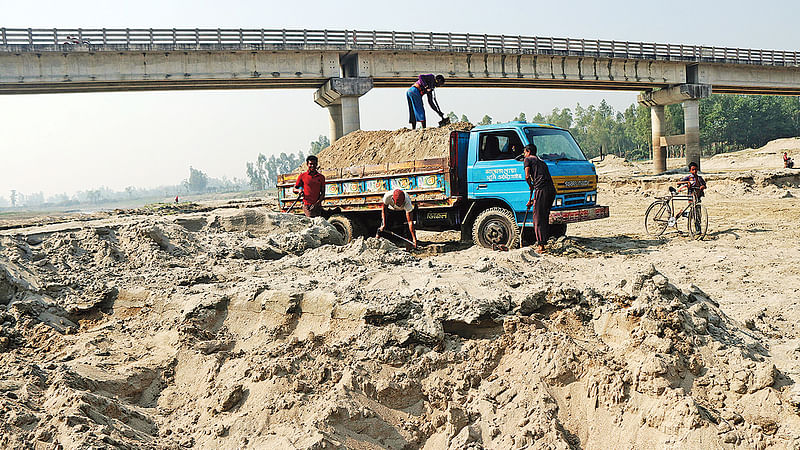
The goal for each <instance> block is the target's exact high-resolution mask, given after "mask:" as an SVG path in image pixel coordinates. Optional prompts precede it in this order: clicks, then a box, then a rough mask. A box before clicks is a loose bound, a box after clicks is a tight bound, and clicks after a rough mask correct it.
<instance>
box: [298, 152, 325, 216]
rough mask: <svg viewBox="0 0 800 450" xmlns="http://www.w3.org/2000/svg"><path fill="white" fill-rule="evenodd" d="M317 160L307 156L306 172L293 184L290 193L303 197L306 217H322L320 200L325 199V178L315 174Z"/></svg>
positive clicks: (312, 156) (314, 157) (317, 173)
mask: <svg viewBox="0 0 800 450" xmlns="http://www.w3.org/2000/svg"><path fill="white" fill-rule="evenodd" d="M318 164H319V159H318V158H317V157H316V156H314V155H308V157H307V158H306V165H307V166H308V171H307V172H303V173H301V174H300V175H299V176H298V177H297V181H296V182H295V183H294V188H293V189H292V192H294V193H295V194H300V195H302V196H303V214H305V215H306V217H319V216H321V215H322V199H324V198H325V176H324V175H322V174H321V173H319V172H317V165H318Z"/></svg>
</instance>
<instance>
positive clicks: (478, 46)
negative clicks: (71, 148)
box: [0, 28, 800, 66]
mask: <svg viewBox="0 0 800 450" xmlns="http://www.w3.org/2000/svg"><path fill="white" fill-rule="evenodd" d="M0 45H2V46H5V47H8V46H23V47H25V46H37V47H38V46H47V47H46V48H44V49H45V50H47V49H50V48H51V47H49V46H58V47H57V48H56V49H57V50H59V51H64V50H69V49H71V48H73V47H74V46H92V47H98V48H97V50H102V48H101V47H102V46H113V47H114V50H119V49H120V48H123V49H124V48H126V47H129V48H135V49H136V50H141V47H142V46H145V47H146V46H151V48H155V49H161V48H165V47H173V48H175V47H179V48H182V49H185V48H197V49H201V48H204V47H213V46H225V47H226V48H227V47H230V48H233V49H235V48H237V47H245V48H303V47H314V48H330V49H336V50H341V49H371V48H374V49H378V50H381V49H393V48H395V49H419V50H441V51H458V52H463V51H471V52H485V53H530V54H543V55H548V54H556V55H559V54H561V55H576V56H580V55H585V56H598V57H612V58H613V57H617V58H633V59H666V60H683V61H713V62H725V63H734V64H758V65H770V66H772V65H775V66H800V52H790V51H782V50H758V49H745V48H728V47H707V46H697V45H684V44H657V43H647V42H627V41H607V40H596V39H572V38H555V37H537V36H514V35H493V34H459V33H423V32H401V31H360V30H286V29H281V30H267V29H244V28H241V29H221V28H217V29H200V28H195V29H186V28H183V29H176V28H171V29H170V28H167V29H154V28H124V29H111V28H100V29H85V28H0Z"/></svg>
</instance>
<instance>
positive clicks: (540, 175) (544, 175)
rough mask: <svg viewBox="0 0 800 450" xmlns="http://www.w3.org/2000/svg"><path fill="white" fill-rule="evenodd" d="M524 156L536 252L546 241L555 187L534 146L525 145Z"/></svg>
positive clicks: (541, 250) (542, 247)
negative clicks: (531, 194)
mask: <svg viewBox="0 0 800 450" xmlns="http://www.w3.org/2000/svg"><path fill="white" fill-rule="evenodd" d="M523 155H524V156H525V160H524V161H525V162H524V167H525V181H527V182H528V186H529V187H530V188H531V192H532V193H533V200H531V201H529V202H528V204H527V207H528V208H530V207H531V205H533V231H534V233H535V234H536V253H544V244H545V243H547V237H548V231H549V227H550V208H552V207H553V200H555V198H556V187H555V185H554V184H553V179H552V178H551V177H550V170H549V169H548V168H547V164H546V163H545V162H544V161H542V160H541V159H539V158H538V157H537V156H536V146H535V145H533V144H529V145H526V146H525V148H524V149H523Z"/></svg>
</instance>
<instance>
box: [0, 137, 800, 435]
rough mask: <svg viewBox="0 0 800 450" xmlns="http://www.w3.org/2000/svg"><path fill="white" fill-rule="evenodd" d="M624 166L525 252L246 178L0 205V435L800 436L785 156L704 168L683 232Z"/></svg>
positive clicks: (662, 183) (791, 178) (652, 185)
mask: <svg viewBox="0 0 800 450" xmlns="http://www.w3.org/2000/svg"><path fill="white" fill-rule="evenodd" d="M743 155H744V156H741V157H740V159H739V160H737V163H740V165H745V163H747V159H748V158H749V156H748V154H746V153H745V154H743ZM618 166H620V167H623V168H628V169H625V170H622V171H617V170H616V168H617V167H618ZM630 167H631V165H630V164H629V163H626V162H624V161H620V160H612V159H610V160H609V161H607V162H605V163H604V164H603V165H601V166H600V167H599V172H600V173H601V183H600V188H599V190H600V194H599V197H600V198H599V201H600V202H601V203H603V204H608V205H610V206H611V217H610V218H608V219H605V220H600V221H594V222H590V223H584V224H576V225H571V226H570V227H569V229H568V232H567V234H568V236H567V237H566V238H563V239H560V240H558V241H555V240H554V241H551V242H550V243H549V244H548V250H549V253H548V254H546V255H542V256H540V255H537V254H535V253H534V252H532V251H531V249H530V248H529V247H526V248H522V249H514V250H512V251H509V252H493V251H490V250H486V249H482V248H477V247H472V246H467V245H463V244H459V243H458V242H457V241H456V240H455V239H457V235H456V234H455V233H424V234H421V235H420V238H421V241H423V242H426V243H427V244H428V250H427V251H422V252H419V253H409V252H406V251H405V250H402V249H398V248H397V247H395V246H394V245H392V244H391V243H389V242H387V241H384V240H377V239H374V238H370V239H359V240H357V241H355V242H353V243H351V244H348V245H341V244H342V243H341V241H340V239H341V237H340V236H339V235H338V234H337V233H336V232H335V230H334V229H333V228H332V227H331V226H330V225H329V224H327V222H325V221H324V220H323V219H314V220H308V219H305V218H300V217H296V216H289V215H285V214H280V213H276V212H273V210H274V206H273V205H271V204H266V203H264V202H261V203H258V202H257V201H250V202H222V203H218V204H214V205H208V206H205V207H204V206H201V207H198V208H195V209H192V210H188V211H169V212H164V213H163V214H159V213H154V212H153V211H147V213H146V214H145V213H136V212H135V211H127V212H125V213H124V214H109V215H108V216H106V217H97V218H95V219H93V220H83V221H79V222H60V223H58V222H59V221H58V220H51V221H50V222H57V223H50V222H48V224H47V225H39V226H36V225H35V224H33V223H27V224H26V226H21V227H18V228H8V229H5V230H2V231H0V325H1V327H0V417H2V419H0V447H3V448H37V449H39V448H176V449H177V448H192V447H195V448H209V447H215V448H231V449H233V448H297V449H324V448H359V449H361V448H363V449H367V448H370V449H371V448H397V449H410V448H426V449H439V448H453V449H464V448H471V449H479V448H487V449H494V448H798V447H800V388H798V384H797V381H798V380H800V329H798V325H797V324H798V321H799V320H800V298H798V288H800V277H799V276H798V267H797V261H798V260H800V246H798V245H797V242H798V238H799V237H800V236H799V234H800V231H798V229H797V226H796V224H797V223H798V220H800V200H799V199H800V171H791V170H783V169H780V168H761V169H758V170H745V171H739V172H730V171H726V170H717V171H713V172H712V171H711V170H710V169H709V173H707V174H706V175H707V176H706V178H707V179H708V180H709V193H708V195H707V196H706V198H705V199H704V203H705V204H706V206H707V207H708V210H709V218H710V220H709V221H710V227H709V235H708V236H707V237H706V239H704V240H702V241H695V240H692V239H690V238H689V237H688V236H687V235H686V233H681V232H679V231H677V230H670V231H668V233H666V234H665V235H664V236H662V237H661V238H653V237H650V236H647V235H646V234H645V233H644V226H643V216H644V211H645V209H646V207H647V206H648V204H649V203H650V202H651V201H652V200H653V198H654V197H655V196H656V195H661V194H663V193H666V188H667V186H668V185H670V183H672V182H674V181H675V180H676V179H677V178H679V177H680V175H679V174H671V175H669V174H668V175H662V176H651V175H648V174H647V173H646V170H642V171H640V172H639V173H635V172H634V171H633V170H630ZM645 169H646V168H645ZM787 193H788V194H787Z"/></svg>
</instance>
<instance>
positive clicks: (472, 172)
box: [467, 130, 530, 220]
mask: <svg viewBox="0 0 800 450" xmlns="http://www.w3.org/2000/svg"><path fill="white" fill-rule="evenodd" d="M476 145H477V152H474V153H472V154H470V159H471V160H470V161H469V165H468V166H469V168H468V172H469V173H468V176H467V178H468V180H469V182H468V185H469V195H470V198H473V199H480V198H499V199H502V200H504V201H505V202H506V203H508V204H509V205H511V206H512V208H513V209H514V210H515V211H514V212H515V213H518V212H521V213H523V214H524V212H525V204H526V203H527V202H528V198H529V195H530V189H529V188H528V183H526V182H525V169H524V168H523V166H522V162H521V161H517V160H516V159H514V158H515V157H517V156H519V155H521V154H522V147H523V145H522V140H521V139H520V136H519V134H518V133H517V131H516V130H487V131H484V132H481V133H479V135H478V142H477V143H476ZM518 220H519V219H518Z"/></svg>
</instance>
